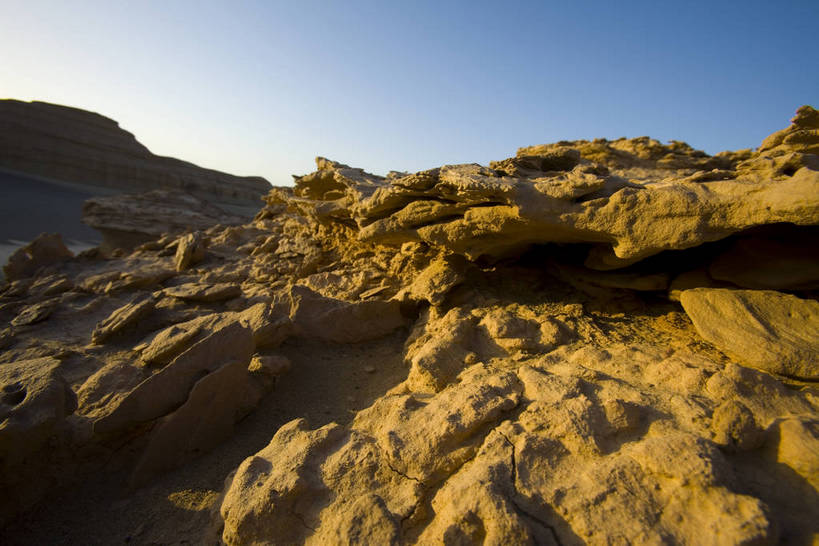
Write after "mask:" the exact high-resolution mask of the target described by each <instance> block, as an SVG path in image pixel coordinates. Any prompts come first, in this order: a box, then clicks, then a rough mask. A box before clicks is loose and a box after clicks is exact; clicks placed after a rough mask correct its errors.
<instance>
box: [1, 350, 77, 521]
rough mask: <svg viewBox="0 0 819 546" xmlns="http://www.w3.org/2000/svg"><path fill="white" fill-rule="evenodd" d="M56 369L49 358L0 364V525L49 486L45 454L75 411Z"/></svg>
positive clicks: (52, 448) (50, 475)
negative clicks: (66, 419) (67, 417)
mask: <svg viewBox="0 0 819 546" xmlns="http://www.w3.org/2000/svg"><path fill="white" fill-rule="evenodd" d="M59 365H60V362H59V361H58V360H56V359H54V358H38V359H35V360H24V361H18V362H10V363H5V364H2V365H0V524H3V523H5V522H6V521H7V520H8V518H10V517H11V516H13V515H15V514H16V513H18V512H19V511H20V510H23V509H25V508H28V507H29V506H31V505H32V504H33V503H34V502H36V501H37V500H38V499H39V498H41V497H42V495H43V494H45V492H46V490H47V488H48V487H49V486H50V485H51V479H52V478H53V473H54V470H53V469H52V468H50V466H49V462H50V461H49V459H50V456H51V453H50V452H49V451H56V450H57V449H58V447H59V444H60V443H61V442H62V441H63V440H64V436H65V430H64V429H65V427H64V422H65V418H66V416H67V415H70V414H71V413H73V412H74V410H75V409H76V408H77V398H76V396H75V395H74V393H73V392H72V391H71V388H70V387H69V386H68V385H67V384H66V382H65V381H64V380H63V379H62V377H61V376H60V375H59V373H58V371H57V368H58V367H59ZM49 448H50V449H49Z"/></svg>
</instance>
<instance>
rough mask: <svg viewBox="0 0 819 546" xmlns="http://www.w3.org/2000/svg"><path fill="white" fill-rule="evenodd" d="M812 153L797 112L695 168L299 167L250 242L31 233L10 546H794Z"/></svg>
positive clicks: (7, 472) (814, 521)
mask: <svg viewBox="0 0 819 546" xmlns="http://www.w3.org/2000/svg"><path fill="white" fill-rule="evenodd" d="M817 146H819V114H818V113H817V112H816V110H814V109H812V108H810V107H803V108H801V109H800V110H799V111H798V113H797V116H796V117H795V118H794V119H793V120H792V124H791V126H790V127H788V128H787V129H785V130H783V131H780V132H778V133H775V134H774V135H773V136H772V137H770V138H769V139H767V140H766V141H765V144H764V145H763V146H762V147H761V148H760V149H759V150H756V151H745V152H733V153H726V154H719V155H718V156H714V157H709V156H707V155H706V154H703V153H702V152H698V151H696V150H693V149H692V148H690V147H688V146H687V145H685V144H683V143H671V144H670V145H663V144H661V143H659V142H657V141H654V140H651V139H648V138H640V139H631V140H618V141H604V140H598V141H574V142H561V143H557V144H550V145H542V146H536V147H531V148H524V149H521V150H520V151H519V152H518V154H517V156H516V157H513V158H508V159H504V160H502V161H497V162H492V163H490V164H489V166H480V165H447V166H443V167H441V168H439V169H432V170H429V171H424V172H419V173H414V174H407V173H391V175H390V176H388V177H379V176H375V175H373V174H370V173H367V172H366V171H363V170H362V169H357V168H351V167H348V166H346V165H342V164H340V163H336V162H332V161H329V160H326V159H322V158H319V160H318V161H317V166H318V169H317V171H316V172H314V173H311V174H308V175H305V176H302V177H298V178H297V180H296V185H295V187H294V188H274V189H272V190H271V191H270V193H269V194H268V196H267V199H266V205H265V206H264V208H262V209H261V210H260V211H259V213H258V214H257V215H256V217H255V218H254V220H253V221H252V222H250V223H248V224H245V225H241V226H225V225H215V226H211V227H207V228H203V229H201V230H199V231H194V232H191V233H186V234H182V235H179V234H177V235H164V236H162V237H161V238H157V239H154V240H152V241H150V242H147V243H144V244H142V245H140V246H138V247H137V248H135V249H134V250H133V251H125V250H122V251H121V252H117V253H112V254H110V255H108V256H103V255H101V254H100V253H95V252H93V251H92V252H85V253H82V254H80V255H78V256H76V257H71V255H70V254H69V253H68V252H67V251H65V249H63V248H61V245H60V242H59V238H57V237H55V236H43V237H41V238H40V239H38V240H37V241H35V242H34V243H32V244H31V245H29V246H28V247H26V248H24V249H21V251H20V252H19V254H17V255H15V256H14V257H13V260H11V261H10V263H9V265H8V266H7V270H6V271H7V275H8V277H9V279H10V280H11V281H12V282H11V283H9V284H8V285H6V286H5V287H4V288H2V290H0V321H2V323H5V324H9V326H8V327H7V328H5V329H3V330H2V331H0V393H1V395H0V461H2V463H3V464H2V465H0V526H2V525H3V524H4V523H6V524H7V525H6V527H5V529H0V542H2V543H4V544H5V543H10V544H45V543H54V542H55V541H56V540H63V541H64V542H66V543H75V544H86V543H91V542H102V543H117V542H122V541H123V538H125V539H126V540H125V541H126V542H129V543H136V544H157V543H158V544H172V543H183V542H186V543H196V544H213V543H219V542H220V541H222V542H223V543H226V544H230V545H244V544H299V543H305V544H321V545H323V544H349V543H363V544H395V545H399V544H424V545H426V544H472V543H476V544H563V545H578V544H635V543H636V544H665V543H674V544H776V543H784V544H808V543H811V542H812V541H813V542H815V541H816V538H815V537H817V536H819V389H817V380H819V364H817V354H819V301H818V300H819V292H817V290H819V255H817V252H816V244H815V241H816V240H817V235H819V232H818V231H817V230H819V163H817V160H819V157H817V155H816V152H817V151H819V148H817ZM117 210H123V211H124V210H125V209H117ZM154 212H156V211H154ZM124 214H125V212H124ZM112 216H117V215H116V214H114V215H112ZM114 219H115V218H114ZM111 220H112V219H111V218H110V217H109V218H108V219H107V220H106V222H110V221H111ZM132 223H135V221H134V222H132ZM108 225H111V226H113V224H111V223H109V224H108ZM126 483H127V484H129V485H130V486H133V487H134V489H129V488H128V487H127V486H125V485H120V484H126ZM55 484H62V485H63V487H62V489H60V490H59V493H53V492H52V491H53V488H54V487H55ZM38 502H40V503H41V504H40V508H33V509H32V507H33V506H35V505H36V504H37V503H38ZM26 511H28V512H27V513H28V515H27V516H26V515H23V516H21V515H20V514H21V513H26ZM89 515H90V516H91V517H89Z"/></svg>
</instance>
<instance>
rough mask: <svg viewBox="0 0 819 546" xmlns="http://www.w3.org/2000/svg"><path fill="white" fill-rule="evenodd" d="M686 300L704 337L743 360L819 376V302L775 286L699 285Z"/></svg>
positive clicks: (779, 370) (682, 299)
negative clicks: (757, 288)
mask: <svg viewBox="0 0 819 546" xmlns="http://www.w3.org/2000/svg"><path fill="white" fill-rule="evenodd" d="M680 303H682V306H683V308H684V309H685V312H686V313H688V316H689V317H691V320H692V321H693V322H694V326H695V327H696V328H697V332H699V334H700V335H701V336H702V337H703V338H704V339H706V340H707V341H710V342H711V343H713V344H714V345H716V346H717V347H719V348H720V349H722V350H724V351H725V352H727V353H730V354H732V355H734V356H735V357H736V358H738V359H739V360H740V361H742V362H746V363H748V364H749V365H751V366H754V367H756V368H759V369H761V370H765V371H770V372H774V373H779V374H783V375H789V376H792V377H801V378H803V379H819V302H817V301H815V300H803V299H800V298H797V297H796V296H791V295H788V294H782V293H779V292H774V291H771V290H730V289H725V288H723V289H709V288H697V289H694V290H686V291H684V292H683V293H682V294H681V295H680Z"/></svg>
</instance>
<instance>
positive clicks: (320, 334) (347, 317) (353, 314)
mask: <svg viewBox="0 0 819 546" xmlns="http://www.w3.org/2000/svg"><path fill="white" fill-rule="evenodd" d="M290 297H291V299H292V307H291V311H290V320H291V321H292V322H293V325H294V327H295V328H296V331H297V332H299V333H300V334H302V335H307V336H311V337H315V338H318V339H325V340H327V341H334V342H336V343H356V342H359V341H365V340H368V339H374V338H377V337H381V336H384V335H386V334H388V333H390V332H392V331H393V330H395V329H396V328H400V327H401V326H404V325H405V324H406V322H407V321H406V319H405V318H404V317H403V316H402V315H401V310H400V305H399V303H398V302H397V301H362V302H357V303H347V302H343V301H340V300H334V299H331V298H324V297H322V296H320V295H318V294H316V293H315V292H313V291H312V290H310V289H309V288H306V287H303V286H294V287H293V288H292V289H291V292H290Z"/></svg>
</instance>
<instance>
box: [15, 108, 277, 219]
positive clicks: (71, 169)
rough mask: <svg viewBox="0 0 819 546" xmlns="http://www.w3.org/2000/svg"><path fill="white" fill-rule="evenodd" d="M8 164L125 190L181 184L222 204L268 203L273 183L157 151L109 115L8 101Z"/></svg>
mask: <svg viewBox="0 0 819 546" xmlns="http://www.w3.org/2000/svg"><path fill="white" fill-rule="evenodd" d="M0 170H6V171H12V172H16V173H22V174H26V175H33V176H38V177H43V178H47V179H50V180H57V181H63V182H72V183H75V184H82V185H85V186H96V187H102V188H106V189H110V190H115V191H117V192H127V193H138V192H145V191H152V190H181V191H184V192H186V193H190V194H193V195H195V196H197V197H200V198H203V199H206V200H208V201H211V202H213V203H214V204H219V205H225V204H227V205H238V206H252V207H259V206H260V198H261V197H262V196H263V195H264V194H266V193H267V192H268V191H269V190H270V183H269V182H268V181H267V180H265V179H264V178H261V177H258V176H234V175H231V174H227V173H223V172H220V171H215V170H212V169H205V168H202V167H199V166H197V165H194V164H193V163H188V162H186V161H181V160H179V159H174V158H170V157H161V156H157V155H154V154H153V153H151V151H150V150H148V148H146V147H145V146H143V145H142V144H140V143H139V141H137V140H136V138H135V137H134V135H132V134H131V133H129V132H128V131H125V130H124V129H122V128H120V126H119V124H118V123H117V122H116V121H114V120H112V119H109V118H107V117H105V116H101V115H99V114H96V113H93V112H88V111H85V110H81V109H79V108H71V107H68V106H60V105H57V104H49V103H45V102H38V101H34V102H23V101H19V100H0Z"/></svg>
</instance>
